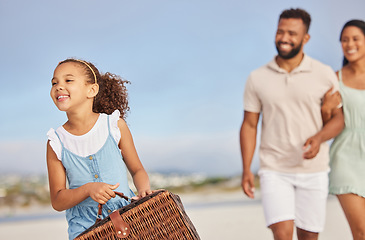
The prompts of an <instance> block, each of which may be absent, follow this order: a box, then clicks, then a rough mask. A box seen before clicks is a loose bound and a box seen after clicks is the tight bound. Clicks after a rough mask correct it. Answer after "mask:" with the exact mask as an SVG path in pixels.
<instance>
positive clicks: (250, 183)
mask: <svg viewBox="0 0 365 240" xmlns="http://www.w3.org/2000/svg"><path fill="white" fill-rule="evenodd" d="M259 117H260V113H253V112H247V111H245V112H244V118H243V122H242V126H241V130H240V145H241V156H242V164H243V174H242V189H243V191H244V193H245V194H246V195H247V196H248V197H250V198H254V175H253V174H252V172H251V163H252V158H253V155H254V152H255V148H256V135H257V124H258V121H259Z"/></svg>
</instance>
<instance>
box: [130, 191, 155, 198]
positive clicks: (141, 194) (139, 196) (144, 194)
mask: <svg viewBox="0 0 365 240" xmlns="http://www.w3.org/2000/svg"><path fill="white" fill-rule="evenodd" d="M153 192H154V191H151V189H147V190H143V191H138V195H137V196H135V197H132V199H133V200H138V199H140V198H143V197H145V196H147V195H150V194H152V193H153Z"/></svg>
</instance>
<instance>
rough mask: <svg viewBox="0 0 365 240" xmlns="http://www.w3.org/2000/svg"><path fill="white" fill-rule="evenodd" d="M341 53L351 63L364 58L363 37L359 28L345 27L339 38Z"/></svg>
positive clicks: (364, 36) (364, 39) (364, 38)
mask: <svg viewBox="0 0 365 240" xmlns="http://www.w3.org/2000/svg"><path fill="white" fill-rule="evenodd" d="M341 45H342V51H343V54H344V56H345V58H346V59H347V60H348V61H349V62H350V63H351V62H354V61H358V60H359V59H364V58H365V35H364V33H363V32H362V31H361V29H360V28H358V27H355V26H348V27H346V28H345V29H344V30H343V32H342V36H341Z"/></svg>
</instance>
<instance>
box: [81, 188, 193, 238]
mask: <svg viewBox="0 0 365 240" xmlns="http://www.w3.org/2000/svg"><path fill="white" fill-rule="evenodd" d="M121 197H123V196H121ZM101 208H102V205H99V214H100V213H101ZM96 239H98V240H102V239H104V240H120V239H123V240H124V239H125V240H127V239H138V240H154V239H155V240H162V239H178V240H184V239H186V240H200V237H199V235H198V233H197V231H196V229H195V227H194V225H193V223H192V222H191V220H190V219H189V217H188V216H187V214H186V213H185V210H184V207H183V204H182V202H181V200H180V197H179V196H178V195H175V194H173V193H171V192H169V191H166V190H158V191H156V192H154V193H152V194H150V195H148V196H146V197H144V198H141V199H139V200H137V201H134V202H132V203H130V204H129V205H127V206H124V207H122V208H120V209H118V210H117V211H114V212H113V213H111V214H110V215H109V216H108V217H106V218H104V219H103V220H100V221H98V222H96V223H95V224H94V225H93V226H91V227H90V228H88V229H87V230H85V231H84V232H83V233H81V234H80V235H79V236H77V237H76V238H75V240H96Z"/></svg>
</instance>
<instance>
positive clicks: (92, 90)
mask: <svg viewBox="0 0 365 240" xmlns="http://www.w3.org/2000/svg"><path fill="white" fill-rule="evenodd" d="M98 93H99V84H97V83H94V84H91V86H90V88H89V92H88V95H87V97H88V98H94V97H95V96H96V95H97V94H98Z"/></svg>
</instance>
